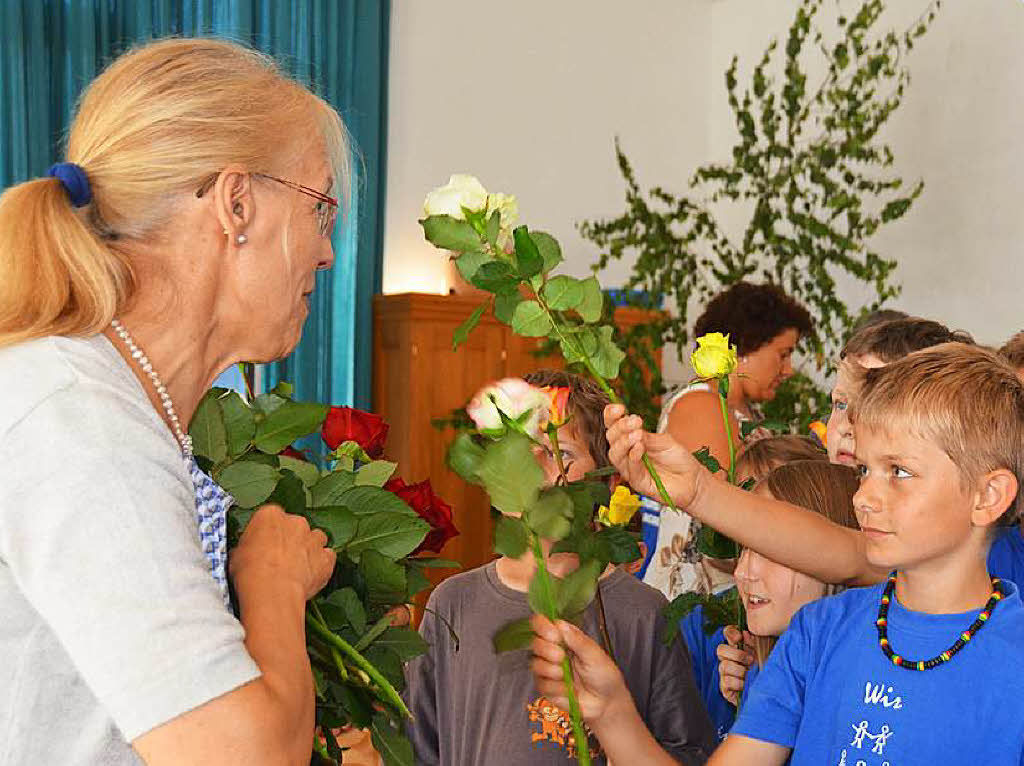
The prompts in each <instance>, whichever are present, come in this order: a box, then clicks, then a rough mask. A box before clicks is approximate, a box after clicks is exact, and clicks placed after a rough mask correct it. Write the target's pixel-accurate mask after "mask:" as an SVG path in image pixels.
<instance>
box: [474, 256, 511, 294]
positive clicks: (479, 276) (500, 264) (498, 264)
mask: <svg viewBox="0 0 1024 766" xmlns="http://www.w3.org/2000/svg"><path fill="white" fill-rule="evenodd" d="M469 281H470V284H472V285H473V286H474V287H479V288H480V289H481V290H486V291H487V292H490V293H497V292H501V291H503V290H508V289H511V288H512V287H515V286H516V285H517V284H519V278H518V277H516V276H515V275H514V274H513V273H512V267H511V266H510V265H509V264H508V263H507V262H505V261H488V262H487V263H485V264H483V265H482V266H480V268H478V269H477V270H476V273H475V274H473V278H472V279H470V280H469Z"/></svg>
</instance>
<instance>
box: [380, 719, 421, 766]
mask: <svg viewBox="0 0 1024 766" xmlns="http://www.w3.org/2000/svg"><path fill="white" fill-rule="evenodd" d="M370 740H371V742H372V743H373V749H374V750H376V751H377V752H378V753H380V757H381V758H383V759H384V766H415V762H414V760H413V752H412V743H411V742H410V741H409V739H408V738H407V737H406V736H405V735H404V734H403V733H402V729H401V726H400V725H395V724H392V723H391V721H390V719H389V718H388V717H387V715H386V714H384V713H377V714H376V715H375V716H374V717H373V724H372V726H371V727H370Z"/></svg>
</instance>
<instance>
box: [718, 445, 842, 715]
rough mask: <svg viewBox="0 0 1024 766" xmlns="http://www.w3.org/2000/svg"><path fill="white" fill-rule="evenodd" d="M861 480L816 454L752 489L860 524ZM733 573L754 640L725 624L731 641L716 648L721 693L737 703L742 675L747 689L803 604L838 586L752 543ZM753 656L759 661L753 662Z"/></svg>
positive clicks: (837, 520)
mask: <svg viewBox="0 0 1024 766" xmlns="http://www.w3.org/2000/svg"><path fill="white" fill-rule="evenodd" d="M857 486H858V481H857V474H856V472H855V471H854V470H853V469H852V468H849V467H847V466H842V465H834V464H829V463H825V462H823V461H818V460H800V461H796V462H792V463H788V464H786V465H781V466H779V467H778V468H776V469H775V470H773V471H772V472H771V473H769V474H768V476H767V477H765V479H764V480H763V481H761V483H760V484H758V486H757V488H756V489H755V490H754V491H755V492H757V493H758V494H760V495H762V496H763V497H766V498H773V499H776V500H783V501H785V502H788V503H792V504H794V505H798V506H800V507H802V508H807V509H809V510H812V511H814V512H815V513H819V514H821V515H822V516H824V517H826V518H827V519H829V520H830V521H833V522H835V523H836V524H840V525H842V526H844V527H848V528H850V529H856V528H857V520H856V518H855V517H854V513H853V495H854V493H855V492H856V491H857ZM735 574H736V587H737V588H738V589H739V592H740V597H741V598H742V600H743V607H744V609H745V610H746V614H747V625H748V627H749V633H747V635H746V636H745V640H744V642H743V643H744V644H746V645H748V646H750V647H751V648H752V649H753V652H754V654H753V655H751V654H750V653H748V652H747V651H745V650H744V649H741V648H739V647H738V646H737V644H739V643H740V642H739V638H740V633H739V630H738V629H737V628H735V627H734V628H731V629H727V630H726V639H727V641H728V643H725V644H721V645H719V647H718V650H717V652H718V659H719V677H720V689H721V692H722V696H723V697H725V698H726V699H727V700H729V701H730V702H732V703H733V704H736V702H737V700H738V699H739V698H740V696H741V694H742V695H743V696H745V695H746V689H745V688H744V676H746V677H747V678H746V687H747V688H748V689H749V687H750V685H751V684H752V683H753V680H754V674H756V672H757V670H758V669H760V668H762V667H764V663H765V660H766V659H767V657H768V655H769V654H770V653H771V650H772V648H773V647H774V646H775V642H776V641H777V640H778V637H779V636H780V635H782V633H783V632H785V630H786V628H788V627H789V621H790V620H791V619H792V618H793V615H794V614H796V613H797V611H798V610H799V609H800V607H802V606H804V605H805V604H809V603H810V602H812V601H815V600H817V599H819V598H821V597H823V596H828V595H831V594H833V593H835V592H836V586H834V585H830V584H827V583H824V582H822V581H821V580H818V579H815V578H814V577H811V576H810V575H806V574H803V573H801V572H797V571H796V570H794V569H790V568H789V567H786V566H783V565H782V564H777V563H775V562H774V561H772V560H771V559H769V558H766V557H765V556H762V555H761V554H759V553H755V552H754V551H752V550H751V549H749V548H747V549H744V551H743V553H742V555H741V556H740V560H739V563H738V564H737V566H736V573H735ZM755 660H756V662H757V664H756V666H753V667H751V666H752V665H753V662H754V661H755ZM748 668H749V670H748Z"/></svg>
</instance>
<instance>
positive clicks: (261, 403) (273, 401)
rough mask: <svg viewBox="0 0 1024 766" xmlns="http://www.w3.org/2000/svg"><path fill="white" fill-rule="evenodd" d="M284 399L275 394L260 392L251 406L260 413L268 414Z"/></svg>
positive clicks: (282, 402) (284, 400)
mask: <svg viewBox="0 0 1024 766" xmlns="http://www.w3.org/2000/svg"><path fill="white" fill-rule="evenodd" d="M286 401H288V400H287V399H284V398H282V397H280V396H278V395H277V394H260V395H259V396H257V397H256V400H255V401H254V402H253V406H254V407H255V408H256V409H257V410H259V411H260V412H261V413H262V414H264V415H269V414H270V413H271V412H273V411H274V410H276V409H277V408H278V407H280V406H281V405H282V404H284V403H285V402H286Z"/></svg>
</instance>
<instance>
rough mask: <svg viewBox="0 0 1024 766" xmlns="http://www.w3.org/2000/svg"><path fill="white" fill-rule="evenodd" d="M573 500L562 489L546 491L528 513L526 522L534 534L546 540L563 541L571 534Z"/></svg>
mask: <svg viewBox="0 0 1024 766" xmlns="http://www.w3.org/2000/svg"><path fill="white" fill-rule="evenodd" d="M572 512H573V504H572V499H571V498H570V497H569V495H567V494H566V493H565V492H563V491H562V490H561V489H558V488H554V489H549V490H547V491H545V493H544V494H543V495H542V496H541V498H540V499H539V500H538V501H537V502H536V504H534V506H533V507H532V508H530V510H529V511H528V512H527V514H526V516H525V519H524V520H525V521H526V524H527V526H529V527H530V529H532V530H533V531H534V533H535V534H536V535H537V536H539V537H542V538H544V539H546V540H561V539H562V538H563V537H565V536H566V535H568V534H569V530H570V529H571V524H570V523H569V520H570V519H571V518H572Z"/></svg>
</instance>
